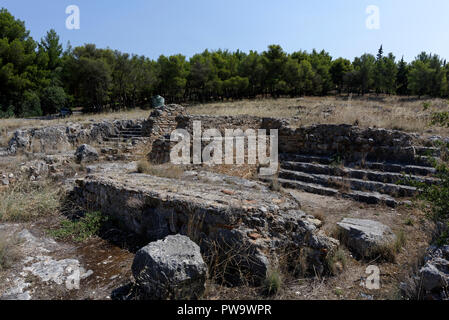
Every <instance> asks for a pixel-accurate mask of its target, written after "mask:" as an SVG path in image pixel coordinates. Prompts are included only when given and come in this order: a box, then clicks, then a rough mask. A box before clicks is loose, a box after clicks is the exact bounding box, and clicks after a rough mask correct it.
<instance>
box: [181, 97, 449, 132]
mask: <svg viewBox="0 0 449 320" xmlns="http://www.w3.org/2000/svg"><path fill="white" fill-rule="evenodd" d="M424 105H429V107H428V108H427V109H425V108H424ZM187 110H188V112H189V113H191V114H208V115H228V116H238V115H252V116H260V117H281V118H294V120H295V121H293V124H294V125H297V126H301V125H311V124H319V123H320V124H321V123H322V124H342V123H345V124H358V125H359V126H361V127H378V128H387V129H400V130H405V131H409V132H417V133H421V134H422V133H429V134H448V133H449V129H448V128H441V127H435V126H433V127H431V126H430V120H431V116H432V113H434V112H441V111H449V104H448V102H447V101H446V100H443V99H421V100H419V99H416V98H406V97H396V96H378V97H377V96H375V95H373V96H365V97H357V96H353V97H346V96H341V97H340V96H339V97H334V96H329V97H305V98H282V99H276V100H275V99H263V100H243V101H235V102H223V103H209V104H201V105H193V106H191V107H188V109H187Z"/></svg>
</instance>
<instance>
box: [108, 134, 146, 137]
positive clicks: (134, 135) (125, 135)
mask: <svg viewBox="0 0 449 320" xmlns="http://www.w3.org/2000/svg"><path fill="white" fill-rule="evenodd" d="M141 137H142V135H138V134H132V133H118V134H111V135H109V136H108V138H141Z"/></svg>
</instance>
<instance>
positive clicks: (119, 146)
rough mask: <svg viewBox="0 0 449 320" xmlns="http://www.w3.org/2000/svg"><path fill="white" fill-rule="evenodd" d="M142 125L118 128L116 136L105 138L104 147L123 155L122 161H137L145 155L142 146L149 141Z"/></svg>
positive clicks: (109, 135)
mask: <svg viewBox="0 0 449 320" xmlns="http://www.w3.org/2000/svg"><path fill="white" fill-rule="evenodd" d="M148 139H149V138H148V137H146V136H144V134H143V130H142V125H141V124H132V125H128V126H123V127H120V128H118V130H117V131H116V132H115V133H114V134H108V135H107V136H106V137H104V138H103V145H104V146H107V147H109V148H111V149H113V150H117V151H118V152H119V153H121V155H122V156H121V158H123V159H122V160H135V159H137V158H140V157H141V156H142V155H143V154H142V151H143V148H141V146H142V145H143V144H145V143H146V142H147V141H148Z"/></svg>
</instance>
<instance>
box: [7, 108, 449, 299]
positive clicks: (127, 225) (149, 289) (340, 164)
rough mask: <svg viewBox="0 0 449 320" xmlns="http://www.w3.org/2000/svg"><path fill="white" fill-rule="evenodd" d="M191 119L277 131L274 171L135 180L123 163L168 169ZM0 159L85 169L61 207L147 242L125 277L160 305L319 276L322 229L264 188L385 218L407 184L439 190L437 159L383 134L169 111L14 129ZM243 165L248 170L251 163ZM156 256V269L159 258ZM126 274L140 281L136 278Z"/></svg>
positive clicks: (344, 228) (406, 196)
mask: <svg viewBox="0 0 449 320" xmlns="http://www.w3.org/2000/svg"><path fill="white" fill-rule="evenodd" d="M195 121H201V124H202V126H203V129H209V128H216V129H218V130H219V131H220V132H222V133H224V131H225V129H242V130H243V131H244V130H246V129H254V130H258V129H265V130H267V133H268V132H270V130H271V129H277V130H278V133H279V160H280V164H279V170H278V172H277V173H276V174H275V175H273V176H261V177H256V179H254V180H248V179H243V178H238V177H233V176H229V175H225V174H219V173H213V172H211V171H208V170H207V169H208V168H205V167H204V166H202V165H197V166H195V165H192V166H189V167H188V170H186V171H185V172H184V173H183V174H182V176H181V177H179V178H177V179H176V178H164V177H158V176H155V175H150V174H144V173H137V172H136V163H135V162H132V161H138V160H141V159H148V160H149V161H150V162H152V163H155V164H163V163H168V162H169V161H170V150H171V148H172V146H173V144H174V143H173V142H172V141H171V140H170V135H171V132H172V131H173V130H175V129H184V130H186V131H187V132H189V133H192V130H193V123H194V122H195ZM93 146H94V147H93ZM74 149H77V151H76V153H74V152H73V150H74ZM3 153H5V154H7V155H17V154H21V153H25V154H27V153H33V154H43V155H45V156H43V158H42V159H41V160H36V161H37V162H36V163H33V164H29V165H28V166H24V169H23V172H26V173H27V174H29V176H32V177H34V178H33V179H38V178H39V177H41V176H44V175H50V176H51V175H56V172H58V170H60V169H61V168H63V167H64V166H65V165H67V163H68V162H67V161H68V160H67V159H74V158H76V160H77V162H78V163H83V164H86V165H87V175H85V176H82V177H79V176H78V177H76V178H73V179H68V180H67V188H68V190H69V191H70V192H71V196H72V200H73V201H76V203H77V204H78V205H80V206H82V207H84V208H85V209H86V210H88V211H92V210H94V211H101V212H102V213H103V214H105V215H107V216H109V217H110V218H111V219H113V221H114V222H116V223H117V225H118V226H120V228H121V229H122V230H126V231H127V232H130V233H133V234H136V235H138V236H140V237H142V238H144V239H145V240H146V241H147V243H150V244H149V245H148V246H147V247H145V248H143V249H142V250H141V251H139V252H138V254H137V256H136V260H135V262H134V266H133V272H134V276H135V277H136V281H137V282H139V281H140V284H141V286H142V287H143V289H144V291H145V293H146V294H147V295H149V296H150V297H153V298H159V299H164V298H198V297H200V296H201V294H202V292H203V291H204V282H205V281H206V277H207V275H209V277H210V276H211V275H212V276H213V277H214V278H219V280H220V281H223V282H224V283H226V284H228V285H241V284H252V285H260V284H261V283H262V282H263V281H264V279H265V278H266V275H267V273H268V272H269V270H271V269H273V268H276V267H278V266H279V265H282V266H283V267H286V268H287V269H289V270H290V271H292V273H296V274H297V273H298V272H299V273H300V274H301V275H315V276H319V275H323V274H329V273H330V272H331V270H330V266H329V261H330V260H331V259H332V257H333V255H334V254H335V253H336V251H337V250H338V248H339V246H341V243H340V241H339V240H337V239H335V237H336V236H335V235H333V236H331V235H330V234H328V233H326V232H325V231H324V230H323V228H322V221H320V220H319V219H317V218H316V217H314V216H312V215H310V214H308V213H307V212H305V210H304V211H303V210H302V209H301V203H299V202H298V200H297V199H296V198H295V196H294V194H293V193H292V192H288V191H285V190H282V189H281V188H280V187H279V188H277V189H276V188H273V187H272V186H273V184H275V183H278V184H279V186H282V187H284V188H285V189H288V190H295V189H296V190H301V191H305V192H307V193H313V194H318V195H324V196H330V197H337V198H347V199H351V200H355V201H359V202H361V203H367V204H376V205H386V206H389V207H392V208H395V207H397V206H400V205H403V204H409V203H410V199H412V198H414V197H416V195H417V194H418V193H419V189H417V187H415V186H412V185H411V184H410V183H407V182H410V181H418V182H421V183H426V184H431V183H438V179H436V178H434V177H433V174H434V173H435V169H434V167H433V166H432V158H437V157H439V156H440V149H439V148H435V147H433V146H432V143H431V141H429V140H427V139H424V138H423V137H420V136H419V135H416V134H408V133H404V132H400V131H394V130H385V129H378V128H359V127H355V126H351V125H313V126H304V127H294V126H293V125H292V124H291V122H290V120H289V119H276V118H258V117H251V116H238V117H237V116H236V117H232V116H226V117H224V116H218V117H214V116H198V115H189V114H188V113H187V112H186V110H185V108H183V107H181V106H178V105H169V106H163V107H159V108H157V109H155V110H154V111H153V112H152V113H151V115H150V117H149V118H148V119H143V120H126V121H125V120H124V121H102V122H91V123H87V124H86V123H85V124H68V125H58V126H54V127H46V128H35V129H23V130H18V131H16V132H15V134H14V136H13V138H12V139H11V141H10V142H9V145H8V148H7V149H6V150H4V151H3ZM90 162H92V163H90ZM95 162H100V163H95ZM254 167H255V169H256V171H257V169H258V168H259V165H258V164H256V165H254ZM6 179H7V177H5V179H4V180H5V181H6ZM338 226H339V228H340V231H341V233H340V235H342V234H343V233H344V237H343V239H344V240H345V242H344V244H345V245H346V246H347V247H348V248H349V249H350V250H352V252H353V253H354V255H355V256H359V257H362V258H365V257H371V256H372V253H373V252H374V251H375V250H376V249H378V248H379V247H380V246H383V245H385V244H386V245H391V244H392V243H393V242H394V241H395V239H396V237H395V235H394V233H393V232H392V230H391V229H390V228H389V227H388V226H385V225H383V224H380V223H378V222H376V221H371V220H366V219H344V220H343V221H341V223H339V224H338ZM173 236H174V237H173ZM176 237H178V238H176ZM164 239H165V240H164ZM189 239H190V240H189ZM341 239H342V238H341ZM341 239H340V240H341ZM189 241H190V242H189ZM178 242H179V246H180V247H184V246H185V248H189V249H188V250H187V249H186V252H187V251H188V252H189V254H188V255H189V257H191V260H189V259H190V258H189V259H187V258H186V259H187V260H188V261H190V262H189V263H188V264H186V265H183V266H179V268H178V267H177V264H176V263H177V260H176V259H178V258H179V259H184V258H182V257H184V256H183V254H184V253H185V252H182V251H179V250H178V251H176V250H175V248H176V244H173V243H178ZM160 248H162V249H160ZM164 248H166V249H167V253H166V256H164V257H165V258H166V259H165V258H164V257H161V253H160V251H158V250H165V249H164ZM442 256H444V254H443V253H441V254H439V255H438V257H436V258H432V259H433V260H435V259H437V260H438V259H440V258H441V257H442ZM177 257H178V258H177ZM180 257H181V258H180ZM203 259H204V260H203ZM432 259H430V260H429V261H433V260H432ZM441 259H442V258H441ZM438 261H440V260H438ZM224 262H225V263H224ZM429 263H430V262H429ZM440 265H442V264H441V263H440ZM148 266H150V267H151V268H155V269H157V268H161V270H166V271H167V270H169V271H167V272H172V271H173V270H177V271H176V272H175V271H173V272H174V273H173V279H175V280H176V281H175V280H173V281H172V282H167V283H165V284H164V285H162V284H161V285H160V286H155V287H154V286H153V284H154V283H155V281H156V280H155V279H158V277H160V274H158V273H157V272H155V273H151V272H150V273H148V272H147V271H145V268H149V267H148ZM223 266H225V267H223ZM183 268H186V270H190V271H189V272H187V271H186V272H184V271H183ZM298 269H301V270H298ZM440 269H441V268H440ZM180 270H181V271H180ZM435 270H437V269H435V267H434V266H433V265H426V267H425V269H423V271H422V272H423V273H424V274H426V275H429V278H430V280H429V281H428V282H426V285H427V287H428V288H429V289H430V290H433V289H434V287H435V286H438V285H439V283H440V282H438V281H440V280H439V278H438V279H437V280H435V279H434V278H432V277H433V276H434V275H435V274H439V273H441V270H439V269H438V270H437V271H435ZM164 272H165V271H164ZM136 274H138V275H141V274H144V275H145V277H146V278H145V279H146V280H142V279H138V278H139V277H138V276H136ZM444 276H446V275H444ZM435 283H437V284H438V285H437V284H435ZM189 287H190V289H189V290H187V289H186V288H189ZM178 289H179V290H178Z"/></svg>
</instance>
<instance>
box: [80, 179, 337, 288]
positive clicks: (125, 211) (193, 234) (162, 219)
mask: <svg viewBox="0 0 449 320" xmlns="http://www.w3.org/2000/svg"><path fill="white" fill-rule="evenodd" d="M217 179H218V180H217ZM243 180H244V179H243ZM245 181H246V180H245ZM77 184H78V187H77V188H76V189H75V196H76V197H77V199H78V201H79V202H80V203H81V204H83V205H85V206H86V207H89V208H90V209H94V210H101V211H102V212H104V213H105V214H108V215H110V216H112V217H114V218H115V219H116V220H118V221H120V222H121V224H122V225H123V226H124V227H126V228H127V229H129V230H131V231H133V232H135V233H137V234H139V235H141V236H144V237H145V238H147V239H148V240H149V241H155V240H160V239H163V238H164V237H166V236H168V235H171V234H183V235H188V236H189V238H191V239H192V240H193V241H195V242H196V243H197V244H198V245H200V247H201V249H202V252H203V255H206V256H211V255H213V254H215V252H214V250H216V249H217V248H218V251H219V255H221V254H223V253H225V252H229V251H231V252H235V255H234V258H233V261H231V262H230V263H229V265H233V268H231V269H233V270H234V271H233V272H234V273H235V272H237V270H236V267H237V266H238V268H240V269H242V270H240V271H242V272H243V273H245V272H246V273H249V274H250V275H251V278H252V279H253V280H254V281H255V282H258V281H260V280H262V279H264V278H265V275H266V271H267V269H268V267H269V265H270V260H271V259H272V258H276V254H277V253H282V252H283V251H284V250H287V249H288V251H289V252H293V253H295V252H297V253H298V254H299V250H300V249H301V248H304V247H307V248H308V249H310V250H309V251H310V252H311V254H310V257H311V260H310V261H311V264H310V268H311V269H312V270H313V268H314V269H315V270H317V272H320V271H324V268H325V267H324V265H325V263H324V261H325V259H326V256H327V254H332V253H333V252H334V250H335V249H336V247H337V246H338V241H337V240H335V239H332V238H329V237H327V236H326V235H324V234H323V233H320V232H319V229H318V228H317V226H316V225H315V224H314V223H313V222H311V221H313V217H311V216H308V215H306V214H305V213H304V212H302V211H301V210H298V203H297V201H296V200H295V199H293V198H292V197H291V196H289V195H286V194H280V193H275V192H272V191H271V190H269V189H268V188H267V187H266V186H264V185H263V184H260V183H255V184H254V186H253V187H251V185H252V184H251V182H249V181H246V182H245V183H241V182H239V179H230V180H226V179H223V178H221V179H220V176H219V175H218V176H215V178H214V177H213V176H212V175H206V176H205V177H204V178H201V175H200V177H198V174H196V175H195V174H193V177H191V178H190V179H189V178H188V177H185V178H184V179H183V180H175V179H167V178H160V177H154V176H150V175H144V174H125V173H107V174H106V173H105V174H94V175H89V176H88V177H86V178H85V179H83V180H78V181H77ZM230 278H232V277H230ZM232 281H233V282H234V280H232Z"/></svg>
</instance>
